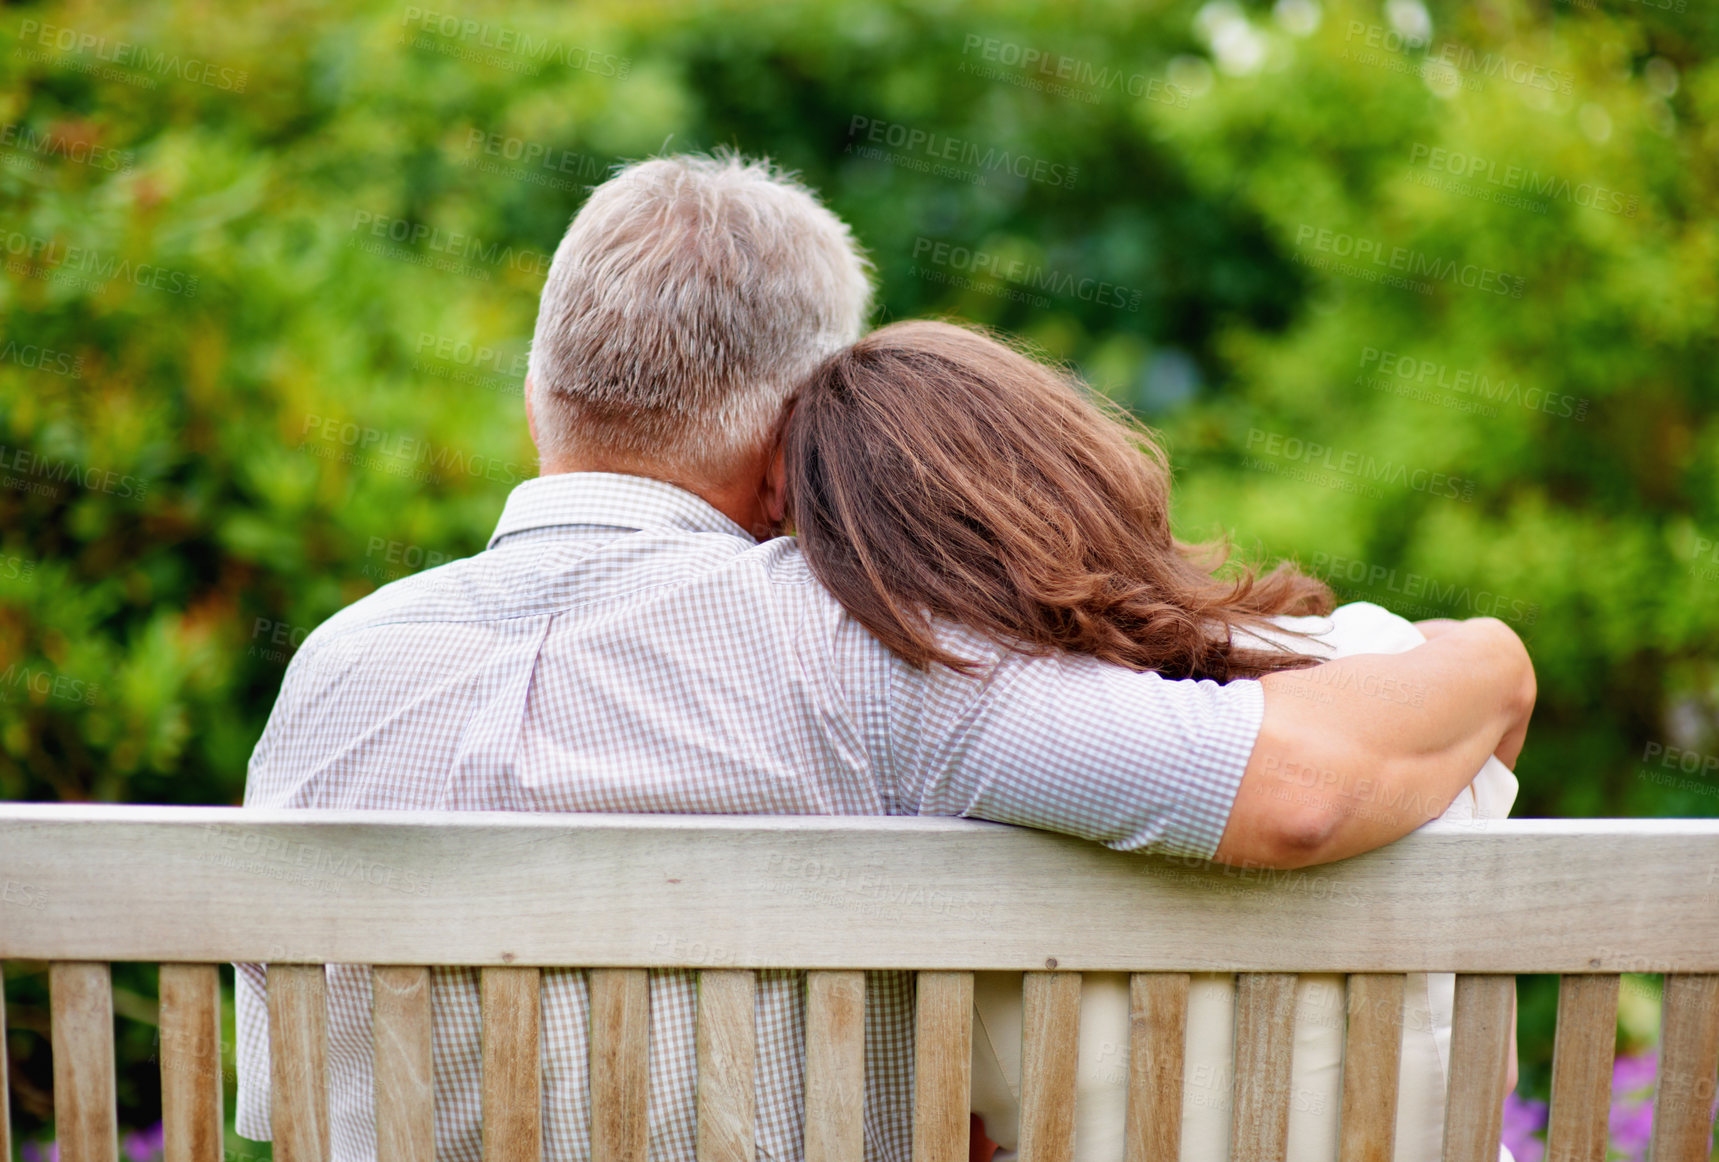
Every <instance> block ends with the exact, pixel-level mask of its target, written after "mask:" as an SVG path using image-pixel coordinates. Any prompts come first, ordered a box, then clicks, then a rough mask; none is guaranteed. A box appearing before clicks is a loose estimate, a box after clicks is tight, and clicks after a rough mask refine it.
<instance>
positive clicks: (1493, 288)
mask: <svg viewBox="0 0 1719 1162" xmlns="http://www.w3.org/2000/svg"><path fill="white" fill-rule="evenodd" d="M1295 245H1296V247H1297V249H1300V248H1303V247H1308V246H1311V247H1312V248H1313V249H1314V250H1316V251H1320V252H1322V253H1324V254H1328V255H1330V256H1331V259H1343V260H1348V259H1351V258H1352V259H1353V260H1354V261H1355V262H1356V263H1368V264H1370V265H1367V266H1354V265H1351V264H1350V263H1349V262H1347V261H1342V262H1333V261H1332V260H1331V259H1324V260H1320V259H1307V258H1305V257H1304V256H1303V255H1300V254H1297V255H1296V260H1297V261H1301V262H1304V263H1305V264H1306V265H1308V266H1312V267H1314V268H1316V269H1320V270H1326V269H1333V270H1337V271H1339V273H1342V274H1347V275H1349V276H1350V277H1354V278H1362V279H1365V280H1366V281H1368V282H1378V283H1382V284H1385V285H1388V286H1398V287H1401V288H1402V289H1405V290H1413V291H1416V292H1417V293H1420V294H1430V293H1432V282H1418V283H1417V282H1412V281H1409V280H1412V279H1431V280H1433V282H1444V283H1450V284H1452V285H1454V286H1461V287H1466V288H1468V289H1469V290H1478V291H1482V292H1484V293H1488V294H1495V295H1505V296H1508V297H1510V298H1513V299H1519V298H1521V297H1522V291H1523V289H1524V288H1525V287H1526V286H1527V280H1526V279H1523V278H1521V277H1519V276H1517V275H1513V274H1510V273H1508V272H1506V271H1502V270H1494V269H1493V268H1492V267H1489V266H1477V265H1476V264H1474V263H1472V262H1468V263H1461V262H1457V261H1456V260H1455V259H1454V258H1439V257H1437V256H1436V255H1432V254H1428V253H1426V252H1425V251H1421V250H1411V249H1409V248H1408V247H1405V246H1386V245H1385V244H1384V243H1382V242H1380V241H1379V240H1378V239H1376V238H1366V237H1362V236H1360V235H1355V234H1345V233H1343V232H1342V231H1340V230H1327V229H1325V228H1324V227H1322V226H1309V225H1307V224H1306V223H1302V224H1301V225H1299V226H1298V227H1297V228H1296V231H1295ZM1381 267H1382V268H1383V269H1382V270H1381V269H1379V268H1381Z"/></svg>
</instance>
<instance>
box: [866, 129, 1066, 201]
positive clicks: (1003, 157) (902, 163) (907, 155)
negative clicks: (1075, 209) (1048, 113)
mask: <svg viewBox="0 0 1719 1162" xmlns="http://www.w3.org/2000/svg"><path fill="white" fill-rule="evenodd" d="M879 146H888V147H889V148H888V149H882V148H878V147H879ZM889 150H899V151H901V152H899V153H891V152H889ZM842 152H844V153H850V154H853V155H854V156H855V157H864V158H869V159H871V160H874V161H885V162H889V163H890V164H891V165H896V166H899V167H901V168H902V169H912V170H917V171H919V172H921V173H929V174H932V175H933V176H935V177H947V178H954V179H955V180H957V181H964V182H968V183H970V184H973V185H981V186H982V185H986V184H988V182H989V180H990V178H993V177H998V176H1012V177H1017V178H1021V179H1023V180H1026V181H1031V182H1038V183H1039V184H1041V185H1047V186H1055V187H1057V188H1059V189H1065V190H1072V189H1073V188H1074V183H1075V181H1076V180H1077V179H1078V178H1079V177H1080V167H1079V166H1077V165H1068V164H1066V163H1064V162H1054V161H1049V160H1046V159H1045V158H1042V157H1033V156H1032V155H1031V154H1026V153H1020V152H1017V151H1013V150H1008V149H999V148H997V147H996V146H992V145H985V144H984V143H982V142H977V141H968V140H966V139H964V138H960V137H951V136H949V135H948V134H947V133H938V132H936V131H935V130H929V129H920V128H917V127H915V126H911V125H903V124H901V123H900V122H898V121H884V120H881V119H879V118H876V117H867V116H864V115H863V114H855V115H854V116H853V118H852V119H851V120H850V121H849V122H848V144H847V147H846V148H845V149H843V151H842Z"/></svg>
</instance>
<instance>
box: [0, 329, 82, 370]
mask: <svg viewBox="0 0 1719 1162" xmlns="http://www.w3.org/2000/svg"><path fill="white" fill-rule="evenodd" d="M0 363H16V364H17V365H18V366H19V367H24V368H28V369H29V370H31V371H45V372H47V373H48V374H49V375H63V376H65V377H66V378H67V379H82V378H83V377H84V357H83V356H82V355H73V354H72V353H71V352H69V351H56V350H54V349H53V348H52V347H43V346H41V345H40V344H37V343H20V342H18V340H16V339H8V340H6V342H5V343H4V344H3V345H0Z"/></svg>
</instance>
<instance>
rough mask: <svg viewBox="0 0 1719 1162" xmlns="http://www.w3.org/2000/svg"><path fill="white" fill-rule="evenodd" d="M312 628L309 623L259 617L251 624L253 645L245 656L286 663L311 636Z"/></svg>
mask: <svg viewBox="0 0 1719 1162" xmlns="http://www.w3.org/2000/svg"><path fill="white" fill-rule="evenodd" d="M310 629H311V627H310V626H308V625H293V624H291V623H290V622H285V621H276V620H274V619H273V618H269V617H259V618H257V619H256V621H255V622H254V623H253V624H252V625H251V647H250V649H248V650H246V651H245V656H246V657H251V658H261V659H262V660H263V661H265V662H274V663H276V664H285V663H286V662H289V661H291V660H292V655H293V652H294V651H295V650H297V649H298V647H299V646H301V645H303V644H304V639H305V638H307V637H309V636H310Z"/></svg>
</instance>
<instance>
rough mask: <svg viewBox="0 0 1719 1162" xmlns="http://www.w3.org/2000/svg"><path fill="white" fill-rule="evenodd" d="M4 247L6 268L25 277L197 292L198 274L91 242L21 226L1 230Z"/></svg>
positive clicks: (94, 287) (84, 285)
mask: <svg viewBox="0 0 1719 1162" xmlns="http://www.w3.org/2000/svg"><path fill="white" fill-rule="evenodd" d="M0 250H4V251H5V253H6V256H7V257H6V269H7V271H9V272H10V273H12V274H16V275H21V276H23V277H24V278H35V279H41V280H42V281H44V282H50V283H55V284H59V285H64V286H72V287H76V288H77V289H79V290H86V291H94V292H98V293H99V292H100V291H102V290H104V289H105V288H106V287H107V286H108V284H110V283H112V282H113V281H114V280H116V279H118V280H120V281H122V282H129V283H131V284H132V285H133V286H139V287H142V288H143V289H144V290H155V291H163V292H165V293H167V294H173V295H184V296H185V297H186V298H192V297H194V296H195V295H196V294H197V276H196V275H194V274H187V273H186V272H185V271H182V270H173V269H172V268H170V267H166V266H159V265H157V264H155V263H153V262H132V261H131V260H130V259H129V258H120V257H118V256H117V255H113V254H103V253H102V252H101V251H99V250H93V249H91V248H90V247H88V246H67V245H65V244H64V243H62V242H57V241H55V240H54V239H52V238H43V237H40V236H39V235H35V234H25V233H23V232H22V231H19V230H6V231H4V232H3V233H0Z"/></svg>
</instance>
